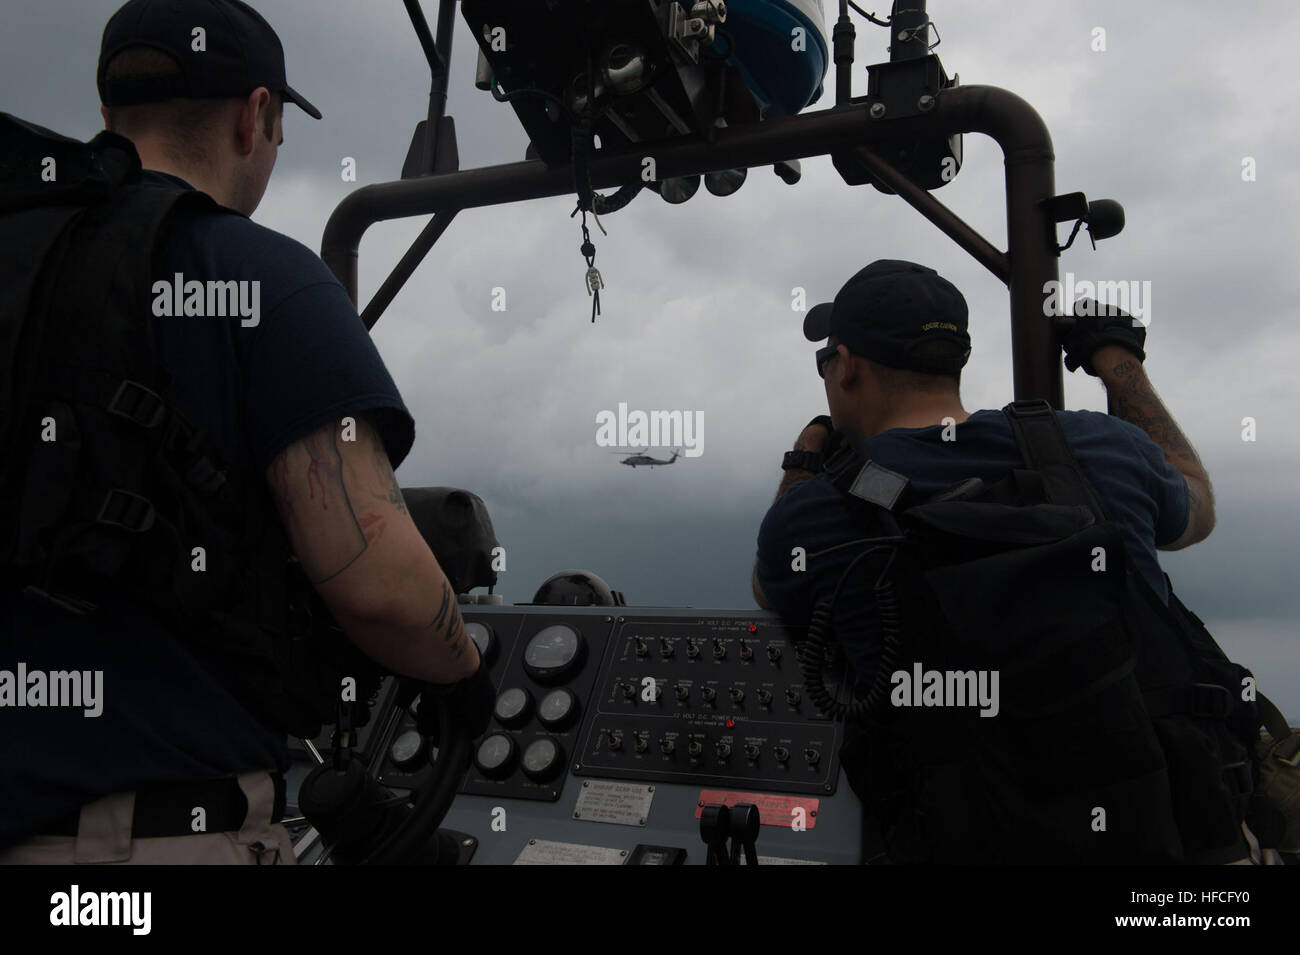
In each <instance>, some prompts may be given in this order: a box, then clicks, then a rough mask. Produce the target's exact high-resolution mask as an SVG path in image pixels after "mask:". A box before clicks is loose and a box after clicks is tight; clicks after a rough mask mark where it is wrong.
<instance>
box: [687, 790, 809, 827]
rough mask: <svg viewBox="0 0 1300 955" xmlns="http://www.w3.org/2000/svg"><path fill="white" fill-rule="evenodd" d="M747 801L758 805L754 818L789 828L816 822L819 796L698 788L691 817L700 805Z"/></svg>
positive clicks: (696, 815) (731, 803)
mask: <svg viewBox="0 0 1300 955" xmlns="http://www.w3.org/2000/svg"><path fill="white" fill-rule="evenodd" d="M738 802H747V803H749V804H751V805H754V806H757V807H758V820H759V822H761V823H762V824H763V825H765V826H780V827H781V828H782V829H789V828H790V827H791V826H796V827H797V828H799V829H813V828H816V826H817V807H818V805H820V803H821V800H820V799H818V798H817V797H816V796H775V795H773V794H771V793H735V792H728V791H727V790H725V789H701V790H700V798H699V799H698V800H697V801H696V803H695V818H696V819H699V818H700V815H701V814H702V813H703V812H704V807H705V806H708V805H711V804H712V805H717V804H719V803H721V804H722V805H724V806H728V807H730V806H734V805H735V804H736V803H738Z"/></svg>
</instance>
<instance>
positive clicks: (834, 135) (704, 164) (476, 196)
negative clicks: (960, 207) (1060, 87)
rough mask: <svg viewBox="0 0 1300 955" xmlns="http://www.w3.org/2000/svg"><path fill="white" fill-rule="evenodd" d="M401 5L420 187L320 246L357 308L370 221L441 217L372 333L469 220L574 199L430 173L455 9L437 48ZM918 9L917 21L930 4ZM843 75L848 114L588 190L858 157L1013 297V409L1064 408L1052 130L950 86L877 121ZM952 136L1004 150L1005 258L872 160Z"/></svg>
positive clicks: (444, 19) (403, 183)
mask: <svg viewBox="0 0 1300 955" xmlns="http://www.w3.org/2000/svg"><path fill="white" fill-rule="evenodd" d="M404 3H405V5H406V8H407V12H408V13H409V14H410V17H411V21H412V24H413V26H414V27H415V30H416V34H417V36H418V37H419V38H420V42H421V45H422V47H423V48H424V51H425V54H426V57H427V58H428V60H429V65H430V69H431V72H432V74H433V83H432V86H431V89H430V95H429V114H428V122H427V125H426V127H425V129H424V130H423V133H422V135H423V143H422V149H421V150H420V151H419V156H420V161H421V165H422V170H421V171H422V173H423V174H421V175H417V176H415V177H413V178H408V179H402V180H398V181H395V182H385V183H377V184H375V185H369V186H363V187H362V188H360V189H357V190H356V191H354V192H352V193H351V194H350V195H348V196H346V197H345V198H344V199H343V200H342V201H341V202H340V203H339V204H338V206H337V207H336V208H335V209H334V211H333V213H332V214H331V215H330V218H329V221H328V222H327V223H326V225H325V232H324V235H323V237H322V241H321V258H322V259H323V260H324V261H325V264H326V265H327V266H328V267H329V268H330V270H331V271H332V272H333V273H334V275H335V276H336V277H337V278H338V280H339V282H340V283H342V285H343V287H344V288H345V289H346V290H347V292H348V294H349V295H350V296H351V298H352V301H353V303H354V304H356V305H358V307H359V303H358V301H357V295H358V290H357V263H358V257H359V250H360V245H361V238H362V236H363V235H364V234H365V231H366V230H367V229H368V228H369V227H370V226H371V225H373V224H374V223H376V222H381V221H386V220H390V219H399V218H406V217H410V216H417V215H432V216H433V218H432V219H431V220H430V222H429V224H428V225H427V226H426V227H425V229H424V231H423V232H421V234H420V236H419V237H418V238H417V239H416V240H415V242H414V243H413V244H412V245H411V247H410V248H409V249H408V250H407V252H406V254H405V255H403V256H402V258H401V260H400V261H399V262H398V264H397V265H396V267H395V268H394V269H393V271H392V273H390V275H389V276H388V278H387V279H386V280H385V281H384V283H383V284H382V285H381V287H380V289H379V291H378V292H377V293H376V294H375V297H374V299H372V300H371V302H370V303H369V304H368V305H367V306H366V307H365V309H364V310H362V312H361V316H362V320H363V321H364V322H365V325H366V327H367V328H373V327H374V324H375V322H376V321H377V320H378V319H379V316H380V315H381V314H382V313H383V311H384V309H385V308H387V306H388V304H389V303H390V302H391V301H392V300H393V298H394V297H395V296H396V295H397V292H398V291H399V290H400V289H401V287H402V285H403V284H405V282H406V280H407V279H408V278H410V276H411V274H412V273H413V272H414V271H415V269H416V267H417V266H418V265H419V263H420V262H421V261H422V260H423V259H424V257H425V256H426V255H427V254H428V252H429V250H430V249H432V248H433V246H434V244H435V243H436V242H437V241H438V239H439V238H440V237H441V236H442V234H443V233H444V232H445V231H446V229H447V226H448V225H450V224H451V220H452V219H453V218H455V216H456V215H457V213H459V212H460V211H461V210H463V209H471V208H480V207H485V206H496V205H504V204H506V203H511V202H525V201H528V200H531V199H542V198H547V197H550V196H561V195H566V194H569V193H571V192H572V191H573V173H572V169H571V168H570V167H568V166H559V167H554V168H548V167H547V166H546V164H545V163H543V162H542V161H541V160H540V159H534V160H526V161H524V162H515V163H504V164H501V165H496V166H485V167H481V168H478V169H469V170H457V171H454V172H445V173H441V174H433V172H432V170H433V169H434V168H435V165H436V164H435V159H436V158H437V153H438V148H439V142H438V131H439V126H440V124H441V121H442V119H443V115H444V110H445V104H446V91H447V78H448V66H449V64H450V62H451V36H452V29H453V24H454V19H455V17H454V14H455V0H440V6H439V13H438V32H437V39H436V40H434V39H433V38H432V37H431V35H430V32H429V28H428V25H427V23H426V22H425V19H424V15H423V13H422V12H421V11H420V5H419V0H404ZM908 5H909V7H911V8H916V7H917V6H918V0H910V2H909V4H908ZM919 6H920V7H921V9H922V12H923V9H924V3H919ZM895 52H897V51H895ZM849 62H851V61H849ZM848 68H849V63H848V62H839V61H837V70H838V71H839V77H838V80H839V82H838V84H837V86H838V89H839V90H840V94H841V95H840V100H841V102H840V104H839V105H837V106H835V107H834V108H832V109H829V110H822V111H818V112H812V113H802V114H799V115H797V116H790V117H784V118H779V119H771V120H765V121H763V122H759V123H754V124H752V125H748V126H737V127H730V128H724V129H720V130H718V131H717V133H716V135H715V137H714V141H713V142H711V143H710V142H704V141H702V140H695V139H673V140H665V141H662V142H659V143H638V144H636V146H635V148H630V149H625V150H622V151H619V152H613V151H609V150H599V151H597V152H596V153H595V154H594V156H593V158H592V161H591V163H590V170H591V184H592V187H593V188H595V189H608V188H612V187H617V186H620V185H622V184H623V183H625V182H632V181H636V180H637V179H638V178H639V177H640V175H641V170H642V159H643V158H644V157H645V156H647V155H651V156H653V157H654V159H655V163H656V171H657V175H658V177H659V178H660V179H661V180H662V179H668V178H674V177H679V176H693V175H701V174H704V173H708V172H712V171H714V170H718V169H733V168H740V167H745V168H751V167H756V166H768V165H773V164H776V163H780V162H783V161H787V160H792V159H803V158H807V157H811V156H822V155H827V154H829V153H831V152H838V151H840V150H849V149H851V150H853V152H854V153H855V155H856V156H857V158H858V159H859V160H860V161H861V162H862V163H863V164H864V165H865V166H866V167H867V168H868V169H869V170H870V172H871V174H872V175H873V176H875V177H876V178H877V179H879V180H880V181H881V182H883V183H884V184H885V185H887V186H888V187H889V188H891V189H892V190H893V191H894V192H896V193H897V194H898V195H899V196H900V197H901V198H902V199H903V200H904V201H905V202H907V203H908V204H909V205H911V206H912V207H913V208H915V209H916V210H917V211H918V212H920V213H921V215H923V216H924V217H925V218H926V219H928V220H929V221H930V222H932V223H934V225H935V226H937V227H938V228H939V230H940V231H941V232H943V233H944V234H945V235H947V236H948V237H949V238H950V239H952V240H953V241H954V242H956V243H957V244H958V245H959V246H961V247H962V248H963V249H965V250H966V251H967V252H969V253H970V254H971V255H972V256H973V257H974V258H975V260H976V261H977V262H979V263H980V264H981V265H983V266H984V267H985V268H987V269H988V270H989V271H990V272H991V273H993V275H994V276H996V277H997V278H998V279H999V280H1000V281H1002V282H1003V283H1004V284H1005V285H1006V286H1007V290H1008V294H1009V296H1010V306H1011V354H1012V368H1013V388H1014V392H1015V398H1016V399H1017V400H1023V399H1029V398H1043V399H1046V400H1047V401H1048V402H1049V403H1050V404H1051V405H1052V407H1054V408H1058V409H1059V408H1061V407H1062V405H1063V401H1064V395H1063V390H1062V372H1061V353H1060V345H1059V341H1058V338H1057V334H1056V332H1055V330H1054V329H1053V325H1052V322H1051V321H1050V319H1049V318H1048V317H1047V316H1046V315H1045V314H1044V310H1043V303H1044V298H1045V295H1044V291H1043V289H1044V287H1045V285H1046V283H1048V282H1055V281H1059V278H1060V270H1059V247H1058V245H1057V241H1056V222H1057V218H1056V217H1055V215H1054V213H1053V211H1052V209H1051V208H1050V200H1052V199H1053V198H1054V196H1055V158H1056V157H1055V155H1054V153H1053V151H1052V140H1051V136H1050V135H1049V133H1048V130H1047V126H1046V124H1045V123H1044V122H1043V120H1042V118H1041V117H1040V116H1039V115H1038V113H1037V112H1036V111H1035V110H1034V108H1033V107H1032V106H1031V105H1030V104H1029V103H1027V102H1026V101H1025V100H1023V99H1022V98H1020V97H1019V96H1017V95H1016V94H1014V93H1011V92H1008V91H1007V90H1003V89H999V88H997V87H991V86H957V87H951V88H948V89H944V90H941V91H939V93H938V94H937V95H936V96H935V98H934V105H933V107H932V108H931V109H930V110H928V111H927V112H923V113H919V114H917V115H913V116H904V117H897V118H873V117H872V115H871V104H870V103H869V102H867V101H866V100H865V98H860V99H858V100H850V101H847V102H844V100H845V99H846V97H845V95H844V91H845V90H847V87H848V84H847V83H845V82H844V76H845V74H846V73H847V70H848ZM957 133H982V134H984V135H987V136H990V137H992V139H993V140H994V141H995V142H996V143H997V144H998V146H999V147H1000V148H1001V150H1002V154H1003V157H1004V160H1005V167H1006V176H1005V192H1006V209H1007V250H1006V251H1005V252H1002V251H1000V250H998V249H997V248H996V247H995V246H994V245H992V243H990V242H989V241H988V240H987V239H985V238H984V237H983V236H982V235H980V234H979V232H977V231H976V230H975V229H974V228H972V227H971V226H970V225H968V224H967V223H966V222H965V221H964V220H963V219H961V218H960V217H959V216H958V215H957V214H956V213H954V212H953V211H952V210H951V209H949V208H948V207H947V206H945V205H944V204H943V203H942V202H940V201H939V200H937V199H936V198H934V196H933V195H932V194H931V193H930V192H928V191H927V190H925V189H922V188H920V187H919V186H917V185H916V184H915V183H913V182H912V181H911V180H910V179H908V178H907V177H906V176H905V175H904V174H902V173H901V172H899V171H898V170H897V169H896V168H895V167H894V166H892V165H891V164H889V163H888V162H886V161H885V160H883V159H881V158H880V157H879V156H878V155H876V154H875V153H874V152H873V151H872V149H871V147H872V146H873V145H875V144H877V143H884V142H886V141H888V140H892V139H922V138H926V139H934V138H942V137H948V136H952V135H954V134H957Z"/></svg>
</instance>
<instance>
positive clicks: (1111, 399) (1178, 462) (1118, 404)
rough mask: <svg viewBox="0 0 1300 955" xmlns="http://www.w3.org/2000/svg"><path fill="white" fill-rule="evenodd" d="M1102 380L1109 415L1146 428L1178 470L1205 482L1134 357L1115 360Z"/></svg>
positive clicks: (1192, 452) (1202, 469) (1188, 446)
mask: <svg viewBox="0 0 1300 955" xmlns="http://www.w3.org/2000/svg"><path fill="white" fill-rule="evenodd" d="M1102 381H1103V382H1104V383H1105V385H1106V397H1107V401H1108V404H1109V411H1110V413H1111V414H1113V415H1115V416H1116V417H1117V418H1123V419H1124V420H1125V421H1127V422H1129V423H1130V424H1135V425H1137V426H1138V427H1139V428H1141V429H1142V430H1143V431H1145V432H1146V433H1147V434H1148V435H1149V436H1150V438H1151V440H1152V441H1154V442H1155V443H1156V444H1157V445H1159V447H1160V450H1162V451H1164V453H1165V457H1166V458H1168V459H1169V463H1170V464H1172V465H1173V466H1174V467H1176V468H1178V470H1179V471H1182V472H1183V473H1184V474H1186V475H1190V476H1192V477H1196V478H1199V479H1201V480H1204V481H1206V482H1207V483H1208V481H1209V477H1208V476H1207V475H1206V473H1205V467H1204V466H1203V465H1202V464H1201V459H1200V458H1199V457H1198V456H1197V454H1196V451H1195V449H1193V448H1192V444H1191V442H1190V441H1188V440H1187V437H1186V436H1185V435H1184V434H1183V432H1182V431H1181V430H1179V427H1178V425H1177V424H1175V423H1174V419H1173V416H1172V415H1171V414H1170V413H1169V411H1168V410H1167V409H1166V408H1165V406H1164V404H1162V403H1161V401H1160V398H1159V397H1158V396H1157V395H1156V393H1155V389H1154V388H1152V387H1151V382H1150V381H1149V380H1148V379H1147V376H1146V372H1144V371H1143V370H1142V365H1141V363H1140V362H1139V361H1137V359H1135V358H1130V359H1126V360H1124V361H1121V362H1119V363H1117V364H1116V365H1115V366H1114V367H1112V368H1111V369H1110V370H1109V371H1108V372H1107V373H1106V374H1104V375H1103V376H1102Z"/></svg>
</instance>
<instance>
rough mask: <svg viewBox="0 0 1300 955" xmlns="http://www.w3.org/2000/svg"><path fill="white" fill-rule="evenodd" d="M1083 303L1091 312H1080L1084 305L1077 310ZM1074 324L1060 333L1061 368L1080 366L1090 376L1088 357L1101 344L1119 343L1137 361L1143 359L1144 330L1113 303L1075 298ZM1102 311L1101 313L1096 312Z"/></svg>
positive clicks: (1090, 365) (1144, 357) (1090, 366)
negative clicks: (1062, 359)
mask: <svg viewBox="0 0 1300 955" xmlns="http://www.w3.org/2000/svg"><path fill="white" fill-rule="evenodd" d="M1084 302H1088V303H1090V304H1091V311H1092V313H1093V314H1091V315H1080V314H1078V313H1079V312H1080V311H1081V310H1082V311H1089V308H1088V306H1086V305H1085V306H1084V307H1083V308H1082V309H1080V305H1081V304H1082V303H1084ZM1074 308H1075V315H1074V324H1073V325H1072V326H1065V328H1064V330H1063V332H1062V334H1061V345H1062V347H1064V349H1065V367H1066V368H1068V369H1069V370H1070V371H1074V370H1075V369H1076V368H1082V369H1083V370H1084V371H1086V372H1087V373H1088V374H1090V375H1092V376H1093V377H1094V378H1096V377H1097V372H1096V370H1094V369H1093V367H1092V356H1093V354H1094V353H1095V352H1096V351H1097V349H1098V348H1100V347H1101V346H1102V345H1119V346H1120V347H1121V348H1125V349H1127V350H1128V351H1130V352H1132V353H1133V355H1135V356H1136V357H1137V360H1138V361H1146V357H1147V355H1146V352H1145V351H1143V350H1142V346H1143V345H1145V344H1146V340H1147V330H1146V328H1144V327H1143V326H1142V324H1141V323H1140V322H1134V321H1133V316H1131V315H1129V313H1128V312H1126V311H1124V310H1123V309H1119V308H1116V307H1115V306H1113V305H1102V304H1101V303H1099V302H1095V301H1093V300H1092V299H1086V298H1084V299H1079V301H1078V302H1076V303H1075V306H1074ZM1098 313H1102V314H1098Z"/></svg>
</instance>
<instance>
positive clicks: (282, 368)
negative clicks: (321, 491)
mask: <svg viewBox="0 0 1300 955" xmlns="http://www.w3.org/2000/svg"><path fill="white" fill-rule="evenodd" d="M145 181H146V182H149V183H151V184H155V185H172V186H183V187H188V184H187V183H185V182H183V181H182V180H180V179H177V178H175V177H173V176H168V175H165V174H163V173H156V172H147V173H146V174H145ZM154 271H155V279H156V280H162V281H166V282H169V283H170V282H172V281H173V277H174V276H175V274H176V273H180V274H181V275H182V276H183V277H184V279H185V280H191V279H194V280H198V281H203V282H207V281H209V280H213V281H222V282H228V281H237V282H238V281H247V282H250V283H251V282H252V281H254V280H256V281H258V282H260V286H259V299H260V300H259V314H258V316H257V324H256V325H253V324H252V321H253V320H252V318H247V319H242V320H241V318H240V317H239V316H237V315H236V316H231V317H197V316H188V317H154V318H152V322H153V325H154V331H155V336H154V337H155V344H156V346H157V348H158V356H159V359H160V360H161V362H162V363H163V365H164V367H166V369H167V370H168V372H169V373H170V374H171V376H172V379H173V383H172V387H171V398H172V401H173V403H174V405H175V406H176V407H177V408H178V409H180V411H181V412H182V413H183V414H185V415H186V417H188V418H189V419H190V421H192V422H193V423H194V424H195V425H196V426H198V427H199V428H201V429H203V430H205V431H207V432H208V433H209V434H210V435H211V436H212V437H213V439H214V441H215V442H216V446H217V448H218V449H219V451H220V452H221V453H222V454H223V456H224V457H225V460H226V461H227V462H228V463H229V464H230V465H231V466H232V467H233V468H234V469H236V470H237V471H242V472H244V473H246V474H251V475H253V476H255V477H256V479H257V480H263V479H264V478H263V475H264V474H265V471H266V468H267V466H268V465H269V464H270V462H271V460H272V459H273V458H274V457H275V456H276V455H277V454H278V453H279V452H280V451H282V450H283V449H284V448H285V447H287V446H288V445H289V444H291V443H292V442H294V441H295V440H297V439H298V438H301V437H302V436H304V435H305V434H307V433H309V432H311V431H312V430H314V429H316V428H317V427H319V426H321V425H322V424H324V423H326V422H328V421H331V420H338V419H339V418H341V417H342V416H343V415H346V414H356V413H360V412H366V413H367V417H368V418H370V419H371V420H373V421H374V422H375V424H376V426H377V428H378V430H379V433H380V435H381V437H382V439H383V441H384V445H385V447H386V449H387V451H388V455H389V458H390V459H391V461H392V463H393V466H394V467H397V465H398V464H400V463H401V461H402V459H403V458H405V457H406V455H407V453H408V452H409V451H410V449H411V445H412V443H413V441H414V436H415V430H414V422H413V421H412V419H411V416H410V414H409V413H408V412H407V410H406V407H405V405H404V404H403V403H402V399H401V396H400V395H399V394H398V391H397V387H396V385H395V384H394V383H393V379H392V377H391V376H390V375H389V373H388V371H387V369H385V367H384V364H383V361H382V360H381V359H380V357H379V354H378V352H377V351H376V349H375V346H374V343H373V342H372V341H371V339H370V336H369V334H368V333H367V331H366V328H365V326H364V324H363V323H362V322H361V320H360V318H359V317H358V316H357V313H356V310H355V309H354V308H353V306H352V303H351V301H350V300H349V299H348V296H347V293H346V292H345V291H344V290H343V288H342V286H340V285H339V284H338V282H337V281H335V279H334V277H333V275H331V274H330V272H329V270H328V269H327V268H326V267H325V265H324V263H323V262H321V260H320V259H319V258H317V256H315V255H314V254H313V253H312V252H311V251H310V250H309V249H308V248H307V247H306V246H304V245H302V244H300V243H298V242H295V241H294V240H292V239H290V238H288V237H287V236H283V235H280V234H279V233H277V232H273V231H271V230H270V229H267V228H264V227H262V226H260V225H257V224H255V223H253V222H252V221H250V220H249V219H247V218H245V217H243V216H240V215H233V214H224V215H222V214H203V215H195V214H187V215H185V216H183V217H181V218H179V219H178V221H177V222H176V223H175V225H174V226H173V227H172V230H171V232H170V234H169V238H168V240H167V242H166V244H165V246H163V247H162V248H161V249H160V250H159V252H158V254H157V255H156V257H155V261H154ZM245 288H246V289H247V290H249V291H250V292H251V289H252V286H251V285H248V286H245ZM248 301H249V302H250V303H251V296H250V297H249V299H248ZM20 662H21V663H22V664H24V665H25V667H26V671H27V672H28V673H32V672H33V671H44V672H46V673H48V672H50V671H56V670H81V671H96V670H98V671H102V673H103V678H102V693H101V695H102V699H101V700H100V701H99V703H98V705H99V706H100V707H102V712H101V713H100V715H98V716H85V715H83V713H84V711H83V710H82V709H70V708H30V707H24V708H11V707H9V706H5V707H3V708H0V847H2V846H5V845H8V844H11V843H13V842H16V841H19V840H21V839H22V838H24V837H25V836H27V835H31V834H33V833H35V832H38V831H39V830H40V827H41V826H42V825H43V824H45V823H47V822H49V821H50V820H52V819H55V818H58V817H60V816H62V815H64V814H66V813H69V812H71V811H74V810H76V809H77V808H78V807H79V806H81V805H82V804H84V803H86V802H90V801H93V800H95V799H97V798H99V797H101V796H104V795H107V794H109V793H113V792H121V791H126V790H132V789H138V788H144V787H148V786H153V785H169V784H178V783H184V782H191V781H198V780H203V779H209V778H212V777H216V776H223V775H227V774H231V773H240V772H250V771H253V770H259V769H279V770H281V771H283V770H285V769H287V768H288V765H289V752H288V747H287V745H286V742H287V741H286V739H285V737H284V735H283V734H282V733H277V732H275V731H274V730H272V729H270V728H269V727H267V726H264V725H263V724H261V723H260V722H259V721H258V720H257V719H255V718H254V717H253V716H252V715H251V714H250V713H248V711H246V710H245V709H244V708H243V707H242V706H240V704H239V703H237V702H236V701H235V699H234V698H233V697H231V695H230V694H229V693H228V692H227V691H226V690H225V689H224V688H223V687H222V686H221V685H220V684H219V683H218V682H217V681H216V680H215V679H214V678H213V677H212V676H211V675H209V674H208V672H207V671H206V670H204V669H203V668H202V667H200V666H199V665H198V663H196V661H195V659H194V657H193V656H191V655H190V653H188V652H187V651H186V650H185V649H184V648H183V646H182V645H181V643H180V642H179V641H178V639H177V638H176V636H175V635H173V634H170V633H168V632H166V630H165V629H164V627H163V626H162V625H161V623H160V622H159V621H158V620H156V619H155V618H154V617H153V616H152V615H151V613H150V612H149V611H148V610H147V609H145V608H143V607H139V606H135V605H132V604H130V603H128V602H127V601H126V600H125V599H122V598H116V599H112V600H110V601H107V602H106V603H105V604H104V606H103V607H102V609H101V611H100V613H98V614H96V615H95V616H94V617H91V618H73V617H70V616H67V615H64V614H61V613H59V612H57V611H53V610H49V609H47V608H44V607H40V606H37V605H35V604H33V603H31V602H30V601H28V600H26V599H24V598H23V597H22V596H21V595H20V594H19V590H18V588H17V587H16V586H15V585H14V584H13V582H12V581H8V580H3V579H0V669H2V670H8V671H10V672H11V673H14V672H16V670H17V666H18V664H19V663H20Z"/></svg>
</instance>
